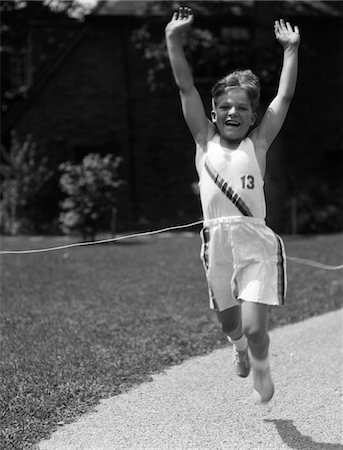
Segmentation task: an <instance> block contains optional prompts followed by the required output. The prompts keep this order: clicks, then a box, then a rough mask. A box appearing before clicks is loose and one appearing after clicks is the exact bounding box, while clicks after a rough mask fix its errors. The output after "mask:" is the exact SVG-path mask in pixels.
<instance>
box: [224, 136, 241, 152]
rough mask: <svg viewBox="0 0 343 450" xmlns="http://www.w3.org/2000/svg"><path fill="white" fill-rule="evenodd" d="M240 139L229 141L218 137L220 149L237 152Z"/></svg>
mask: <svg viewBox="0 0 343 450" xmlns="http://www.w3.org/2000/svg"><path fill="white" fill-rule="evenodd" d="M243 140H244V138H242V139H235V140H229V139H225V138H223V137H222V136H220V135H219V143H220V145H221V146H222V147H224V148H227V149H228V150H237V148H238V147H239V146H240V145H241V142H242V141H243Z"/></svg>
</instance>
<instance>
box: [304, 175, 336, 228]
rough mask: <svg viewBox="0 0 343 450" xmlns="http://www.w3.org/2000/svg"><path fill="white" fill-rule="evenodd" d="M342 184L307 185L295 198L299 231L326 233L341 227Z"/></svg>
mask: <svg viewBox="0 0 343 450" xmlns="http://www.w3.org/2000/svg"><path fill="white" fill-rule="evenodd" d="M342 192H343V190H342V186H340V187H339V188H335V189H332V188H331V187H330V186H329V185H328V184H325V183H323V184H321V185H316V184H313V185H311V186H309V187H308V188H307V189H306V190H305V191H304V193H302V194H300V195H299V197H298V198H297V211H298V217H297V222H298V223H297V230H298V232H299V233H303V234H304V233H308V234H311V233H328V232H331V233H332V232H338V231H340V230H342V229H343V213H342Z"/></svg>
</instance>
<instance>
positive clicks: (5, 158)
mask: <svg viewBox="0 0 343 450" xmlns="http://www.w3.org/2000/svg"><path fill="white" fill-rule="evenodd" d="M51 177H52V171H51V170H50V169H49V168H48V165H47V158H46V157H41V156H40V155H39V153H38V152H37V148H36V145H35V143H34V142H33V139H32V136H31V135H28V136H27V137H26V140H25V141H24V142H20V140H19V139H18V137H17V135H16V133H15V132H14V131H13V132H12V136H11V146H10V149H9V151H7V150H6V149H5V148H4V147H2V164H1V187H2V197H1V215H0V228H1V231H2V232H4V233H10V234H17V233H19V232H26V231H31V232H32V231H34V229H35V226H34V217H35V215H36V213H37V206H38V205H37V203H38V200H39V197H40V193H41V192H42V191H43V190H44V188H45V186H46V183H47V182H48V180H50V178H51Z"/></svg>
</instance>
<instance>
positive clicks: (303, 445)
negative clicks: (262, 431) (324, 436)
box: [264, 419, 343, 450]
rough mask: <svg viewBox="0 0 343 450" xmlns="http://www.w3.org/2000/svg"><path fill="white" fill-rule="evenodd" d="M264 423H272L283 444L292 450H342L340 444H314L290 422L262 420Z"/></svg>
mask: <svg viewBox="0 0 343 450" xmlns="http://www.w3.org/2000/svg"><path fill="white" fill-rule="evenodd" d="M264 422H270V423H274V424H275V427H276V429H277V431H278V433H279V435H280V437H281V439H282V440H283V442H284V443H285V444H287V445H288V446H289V447H291V448H294V449H297V450H298V449H299V450H301V449H303V450H305V449H311V450H343V445H341V444H328V443H325V442H314V440H313V439H312V438H311V437H310V436H306V435H305V436H304V435H303V434H301V433H300V431H299V430H298V429H297V428H296V427H295V425H294V424H293V421H292V420H283V419H274V420H272V419H264Z"/></svg>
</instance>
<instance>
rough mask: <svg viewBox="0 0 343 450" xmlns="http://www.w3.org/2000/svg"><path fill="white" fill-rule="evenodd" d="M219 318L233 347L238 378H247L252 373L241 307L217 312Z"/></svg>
mask: <svg viewBox="0 0 343 450" xmlns="http://www.w3.org/2000/svg"><path fill="white" fill-rule="evenodd" d="M217 317H218V320H219V322H220V324H221V327H222V330H223V332H224V333H225V334H226V336H227V338H228V340H229V341H230V342H231V344H232V345H233V363H234V366H235V370H236V373H237V375H238V376H240V377H242V378H245V377H247V376H248V375H249V372H250V361H249V354H248V340H247V338H246V337H245V336H244V334H243V331H242V313H241V307H240V306H233V307H231V308H228V309H225V310H224V311H217Z"/></svg>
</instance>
